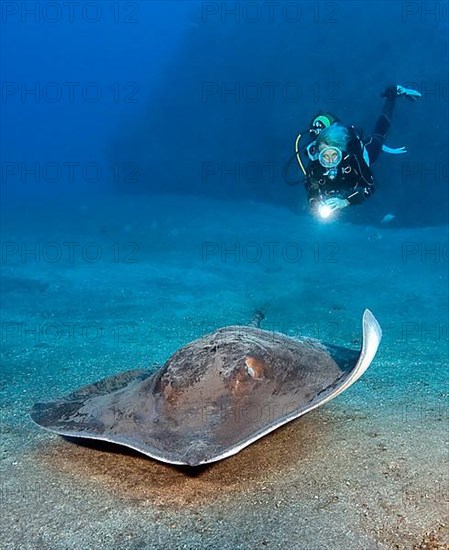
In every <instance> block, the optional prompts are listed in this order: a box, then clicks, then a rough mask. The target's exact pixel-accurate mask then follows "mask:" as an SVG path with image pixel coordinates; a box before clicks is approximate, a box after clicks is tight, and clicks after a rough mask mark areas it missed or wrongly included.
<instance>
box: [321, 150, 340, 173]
mask: <svg viewBox="0 0 449 550" xmlns="http://www.w3.org/2000/svg"><path fill="white" fill-rule="evenodd" d="M342 158H343V153H342V152H341V150H340V149H339V148H338V147H326V148H324V149H323V150H322V151H320V154H319V155H318V160H319V161H320V164H321V166H323V167H324V168H336V167H337V166H338V165H339V164H340V162H341V159H342Z"/></svg>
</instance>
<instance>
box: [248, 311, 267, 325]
mask: <svg viewBox="0 0 449 550" xmlns="http://www.w3.org/2000/svg"><path fill="white" fill-rule="evenodd" d="M264 319H265V313H264V312H263V311H262V310H261V309H258V310H256V312H255V313H254V315H253V318H252V319H251V321H250V322H249V323H248V326H249V327H254V328H259V327H260V323H261V322H262V321H263V320H264Z"/></svg>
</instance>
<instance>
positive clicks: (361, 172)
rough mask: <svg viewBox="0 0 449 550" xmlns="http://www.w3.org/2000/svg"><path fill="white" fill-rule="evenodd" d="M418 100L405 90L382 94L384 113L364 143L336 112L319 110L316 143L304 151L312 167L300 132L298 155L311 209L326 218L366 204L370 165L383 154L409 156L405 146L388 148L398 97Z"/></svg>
mask: <svg viewBox="0 0 449 550" xmlns="http://www.w3.org/2000/svg"><path fill="white" fill-rule="evenodd" d="M400 96H402V97H405V98H407V99H409V100H411V101H416V100H417V99H418V98H420V97H421V94H420V93H419V92H418V91H416V90H411V89H407V88H404V87H403V86H400V85H396V86H394V85H393V86H388V87H387V88H386V90H385V91H384V92H383V93H382V94H381V97H385V103H384V106H383V109H382V114H381V115H380V117H379V118H378V120H377V123H376V126H375V128H374V133H373V134H372V135H371V136H370V137H369V138H367V139H362V137H361V132H359V131H358V130H357V129H356V128H355V127H354V126H352V125H351V126H346V125H343V124H342V123H341V121H340V120H339V119H338V118H337V117H336V116H335V115H333V114H331V113H328V112H319V113H318V114H317V115H316V116H315V117H314V118H313V120H312V122H311V125H310V128H309V130H308V132H309V135H310V137H311V139H312V141H311V142H310V143H309V144H308V145H307V146H306V147H305V151H306V154H307V157H308V159H309V164H308V166H307V168H304V164H303V161H302V158H301V153H303V154H304V150H303V151H300V149H299V141H300V139H301V135H302V134H299V135H298V137H297V138H296V142H295V154H296V159H297V161H298V163H299V166H300V168H301V170H302V172H303V174H304V176H305V187H306V193H307V197H308V202H309V206H310V207H311V208H312V210H313V211H314V212H316V213H318V215H319V216H320V217H322V218H328V217H329V216H331V215H332V214H333V213H334V212H335V211H337V210H341V209H343V208H346V207H347V206H352V205H356V204H360V203H362V202H363V201H364V200H365V199H366V198H368V197H370V196H371V195H372V194H373V193H374V178H373V174H372V172H371V165H372V164H373V163H374V162H375V161H376V160H377V158H378V157H379V155H380V153H381V151H384V152H386V153H392V154H403V153H406V152H407V151H406V149H405V147H400V148H397V149H391V148H390V147H387V146H386V145H385V139H386V136H387V132H388V130H389V128H390V123H391V117H392V114H393V108H394V105H395V100H396V98H397V97H400Z"/></svg>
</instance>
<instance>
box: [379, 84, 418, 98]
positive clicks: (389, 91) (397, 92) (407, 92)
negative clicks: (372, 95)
mask: <svg viewBox="0 0 449 550" xmlns="http://www.w3.org/2000/svg"><path fill="white" fill-rule="evenodd" d="M399 96H403V97H405V98H406V99H408V100H409V101H418V99H419V98H420V97H422V96H421V94H420V92H418V91H417V90H412V89H411V88H405V87H404V86H401V85H400V84H397V85H396V86H388V87H387V88H386V89H385V91H384V92H383V93H382V94H381V97H389V98H391V99H394V98H396V97H399Z"/></svg>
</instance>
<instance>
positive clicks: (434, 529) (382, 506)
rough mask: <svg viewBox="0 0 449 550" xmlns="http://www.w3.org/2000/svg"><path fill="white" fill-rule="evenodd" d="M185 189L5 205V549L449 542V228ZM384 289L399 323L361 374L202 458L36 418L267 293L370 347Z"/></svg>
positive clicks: (384, 315) (293, 316) (269, 308)
mask: <svg viewBox="0 0 449 550" xmlns="http://www.w3.org/2000/svg"><path fill="white" fill-rule="evenodd" d="M186 200H187V199H184V198H182V197H160V198H155V197H134V198H129V197H120V198H118V199H115V200H114V199H110V200H109V199H108V200H104V199H103V200H99V201H97V202H95V201H94V200H91V201H90V202H82V201H78V202H77V201H76V200H74V201H72V203H71V205H70V209H68V208H66V207H64V206H61V205H56V204H53V205H52V204H48V206H47V207H42V206H40V207H39V209H37V208H36V205H33V204H32V203H30V204H28V205H27V204H22V205H21V206H20V208H12V207H9V208H8V210H6V211H4V212H3V231H2V242H3V258H2V268H3V280H2V301H3V311H2V387H1V391H2V402H1V407H2V425H1V430H2V438H1V441H2V447H3V449H2V462H1V465H2V468H1V489H2V492H1V499H2V500H1V505H2V513H1V518H0V521H1V543H0V545H1V547H2V548H48V549H50V548H51V549H72V548H131V549H137V548H164V549H171V548H174V549H175V548H180V549H181V548H187V549H190V548H192V549H193V548H198V549H200V548H211V549H212V548H214V549H215V548H219V549H227V548H229V549H239V548H245V549H246V548H248V549H251V548H257V549H259V548H283V549H287V548H288V549H290V548H304V549H323V548H342V549H345V550H349V549H377V548H378V549H386V548H415V549H430V548H448V547H449V517H448V515H449V514H448V511H449V494H448V480H449V473H448V472H449V467H448V466H449V464H448V458H449V447H448V425H449V424H448V422H447V421H448V391H449V390H448V261H447V254H448V252H447V248H446V249H444V248H443V247H444V246H447V242H448V228H447V227H435V228H417V229H413V230H411V229H407V230H405V229H397V228H396V229H395V228H394V225H391V226H389V227H388V226H382V227H380V228H379V227H378V228H375V227H364V226H355V225H350V224H348V223H345V222H344V221H340V222H338V224H333V223H330V224H321V223H319V222H317V221H316V220H314V219H313V218H312V217H311V216H306V215H298V214H297V213H295V212H293V211H290V210H288V209H285V208H281V207H275V206H268V205H264V204H257V203H234V204H233V203H232V202H229V203H226V202H222V201H214V200H207V199H203V198H198V199H192V198H190V199H189V202H188V204H187V203H185V201H186ZM184 203H185V204H184ZM393 224H394V222H393ZM68 242H75V243H79V245H77V246H76V247H75V248H74V256H73V258H70V255H69V252H68V251H69V246H68V245H64V244H63V243H68ZM268 242H271V243H273V242H277V243H278V245H272V246H273V247H274V248H273V249H272V250H273V251H274V252H273V254H272V255H271V256H270V254H269V253H268V250H269V248H268V245H267V244H266V243H268ZM5 243H9V244H8V245H7V247H6V248H5ZM36 243H38V247H40V250H38V259H39V261H36V257H35V258H33V257H32V256H30V255H25V256H22V257H21V249H22V251H23V250H24V249H23V246H24V245H25V246H28V247H31V246H33V245H35V244H36ZM49 243H54V244H53V245H50V244H49ZM88 243H96V250H101V252H102V256H101V258H99V259H97V260H93V261H87V260H88V259H89V258H90V259H91V260H92V258H94V251H95V249H94V248H92V246H93V245H88ZM129 243H135V244H134V245H129ZM205 243H209V244H207V245H205ZM236 243H239V245H240V253H237V256H236V255H232V254H229V255H228V256H226V255H224V257H221V254H220V251H224V250H225V248H224V247H227V248H228V249H231V248H235V245H236ZM250 243H253V244H252V245H250ZM264 243H265V244H264ZM287 243H294V244H290V245H288V246H287ZM205 246H207V247H208V248H207V250H208V252H209V254H208V255H207V256H206V255H204V247H205ZM89 247H90V248H89ZM133 247H135V248H136V249H137V252H136V253H135V254H134V255H133V254H132V252H133ZM435 247H436V248H435ZM83 248H84V252H85V253H84V255H83V254H82V253H81V250H82V249H83ZM432 248H433V249H435V250H436V254H434V255H432V254H431V253H430V252H429V251H430V250H431V249H432ZM58 250H59V251H62V255H61V258H57V257H56V256H55V254H56V255H57V252H58ZM299 250H301V252H302V255H301V257H298V256H297V253H298V251H299ZM258 251H259V252H260V251H262V254H261V257H260V258H259V259H258V261H253V260H255V259H257V258H256V256H257V253H258ZM426 251H427V253H426ZM127 255H128V256H127ZM126 259H129V260H131V259H134V260H136V261H135V262H129V261H125V260H126ZM236 259H239V261H236ZM53 260H54V261H53ZM72 260H73V261H72ZM366 307H368V308H370V309H371V310H372V311H373V312H374V314H375V315H376V317H377V318H378V320H379V322H380V324H381V326H382V328H383V333H384V336H383V340H382V343H381V347H380V350H379V352H378V355H377V356H376V358H375V360H374V362H373V364H372V365H371V367H370V368H369V369H368V371H367V372H366V373H365V374H364V376H363V377H362V379H361V380H360V381H358V382H357V383H356V384H355V385H354V386H353V387H351V388H350V389H349V390H348V391H347V392H345V393H344V394H342V395H341V396H339V397H338V398H336V399H335V400H334V401H332V402H330V403H328V404H326V405H325V406H323V407H321V408H318V409H316V410H315V411H313V412H311V413H309V414H307V415H305V416H304V417H302V418H300V419H298V420H296V421H294V422H292V423H290V424H288V425H286V426H284V427H283V428H281V429H279V430H277V431H275V432H274V433H272V434H270V435H268V436H266V437H265V438H263V439H262V440H260V441H258V442H257V443H255V444H253V445H251V446H250V447H248V448H247V449H245V450H244V451H242V452H241V453H239V454H238V455H236V456H234V457H232V458H229V459H227V460H225V461H223V462H220V463H217V464H214V465H212V466H210V467H208V468H205V469H202V470H200V471H198V472H196V473H195V472H193V471H185V470H180V469H176V468H174V467H171V466H168V465H164V464H160V463H158V462H155V461H153V460H151V459H148V458H146V457H143V456H139V455H138V454H135V453H131V452H126V451H125V450H121V449H120V448H119V447H115V446H110V447H105V446H100V445H96V446H95V445H94V446H85V445H77V444H75V443H72V442H69V441H66V440H64V439H63V438H60V437H58V436H56V435H53V434H50V433H48V432H46V431H44V430H41V429H39V428H38V427H36V426H35V425H34V424H33V423H32V422H31V421H30V420H29V418H28V416H27V413H28V411H29V409H30V407H31V406H32V404H33V403H34V402H36V401H40V400H46V399H51V398H55V397H57V396H61V395H63V394H64V393H66V392H69V391H71V390H73V389H76V388H77V387H79V386H81V385H84V384H87V383H90V382H94V381H96V380H98V379H101V378H102V377H105V376H108V375H111V374H115V373H118V372H120V371H123V370H127V369H132V368H146V367H149V368H155V365H157V364H162V363H163V362H164V361H165V360H166V359H167V358H168V357H169V355H170V354H171V353H172V352H173V351H175V350H176V349H177V348H179V347H180V346H182V345H183V344H186V343H187V342H189V341H190V340H192V339H194V338H195V337H198V336H201V335H202V334H204V333H206V332H209V331H211V330H213V329H215V328H218V327H220V326H224V325H229V324H239V323H240V324H244V323H246V322H248V321H249V320H250V319H251V317H252V315H253V313H254V311H255V310H256V309H260V308H261V309H262V310H263V311H264V313H265V316H266V317H265V320H264V322H263V324H262V328H266V329H269V330H277V331H281V332H285V333H287V334H289V335H291V336H294V335H295V334H302V335H309V336H314V337H319V338H321V339H322V340H324V341H329V342H332V343H336V344H340V345H346V346H351V347H355V348H356V347H358V346H359V344H360V336H361V334H360V331H361V316H362V313H363V310H364V308H366ZM33 330H34V331H36V330H37V332H33Z"/></svg>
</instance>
